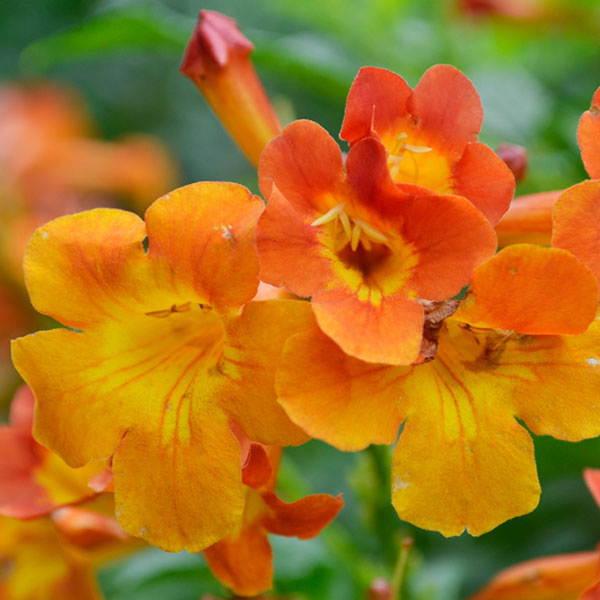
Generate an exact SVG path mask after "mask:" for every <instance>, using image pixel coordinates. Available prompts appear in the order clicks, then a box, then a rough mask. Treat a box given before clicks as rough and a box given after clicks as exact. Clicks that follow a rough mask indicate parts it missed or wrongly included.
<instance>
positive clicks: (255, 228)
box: [0, 13, 600, 595]
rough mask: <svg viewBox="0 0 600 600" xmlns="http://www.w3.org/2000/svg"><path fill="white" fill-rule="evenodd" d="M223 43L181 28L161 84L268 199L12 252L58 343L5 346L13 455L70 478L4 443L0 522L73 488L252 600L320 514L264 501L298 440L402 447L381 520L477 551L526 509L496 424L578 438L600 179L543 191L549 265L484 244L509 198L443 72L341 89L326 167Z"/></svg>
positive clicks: (229, 195)
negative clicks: (550, 211) (174, 66)
mask: <svg viewBox="0 0 600 600" xmlns="http://www.w3.org/2000/svg"><path fill="white" fill-rule="evenodd" d="M244 40H245V38H243V36H242V35H241V33H240V32H239V31H238V30H237V28H236V27H235V25H234V23H233V22H232V21H231V20H229V19H226V18H223V17H220V16H219V15H216V14H215V13H204V14H202V15H201V20H200V24H199V27H198V29H197V30H196V32H195V33H194V37H193V39H192V42H191V44H190V47H189V48H188V52H187V53H186V58H185V61H184V65H183V70H184V72H185V73H186V74H188V75H190V76H191V77H192V79H194V81H196V83H198V85H199V86H200V88H201V90H202V91H203V92H204V93H206V94H207V95H208V97H209V100H210V101H211V103H212V104H213V106H216V108H217V112H218V113H219V114H220V115H221V113H226V115H227V116H226V118H224V121H225V123H226V124H227V127H228V128H229V130H230V131H231V132H232V134H233V135H234V137H236V138H238V135H239V138H238V139H240V140H243V144H242V147H243V148H244V149H245V151H246V152H247V153H248V155H249V157H250V158H251V159H252V160H254V159H256V158H257V147H258V149H259V151H260V150H262V152H259V154H260V158H259V159H258V176H259V182H260V189H261V193H262V195H263V199H264V202H263V199H261V198H259V197H257V196H255V195H253V194H252V193H251V192H250V191H248V190H247V189H246V188H244V187H242V186H241V185H237V184H235V183H215V182H201V183H196V184H192V185H188V186H186V187H183V188H180V189H177V190H175V191H173V192H171V193H169V194H167V195H165V196H163V197H162V198H160V199H158V200H157V201H156V202H154V204H153V205H152V206H151V207H150V208H149V209H148V210H147V212H146V214H145V220H142V219H140V218H139V217H137V216H136V215H134V214H132V213H129V212H125V211H121V210H117V209H95V210H91V211H87V212H82V213H79V214H75V215H71V216H66V217H61V218H59V219H56V220H54V221H51V222H50V223H47V224H46V225H43V226H42V227H40V228H39V229H38V230H37V231H36V232H35V234H34V235H33V237H32V238H31V240H30V242H29V245H28V248H27V252H26V256H25V263H24V264H25V278H26V283H27V288H28V291H29V295H30V298H31V302H32V303H33V305H34V306H35V308H36V309H37V310H38V311H39V312H41V313H43V314H45V315H48V316H50V317H52V318H53V319H55V320H56V321H58V322H59V323H61V324H62V325H63V326H64V327H62V328H57V329H53V330H50V331H42V332H38V333H36V334H33V335H30V336H26V337H23V338H19V339H17V340H16V341H15V342H14V343H13V360H14V364H15V366H16V367H17V369H18V370H19V372H20V373H21V375H22V376H23V378H24V379H25V381H26V382H27V383H28V384H29V386H30V387H31V389H32V390H33V393H34V394H35V398H36V412H35V423H34V434H35V436H36V439H37V440H38V441H39V442H40V443H41V444H44V446H46V447H47V448H49V449H50V450H51V451H52V452H55V453H56V454H57V455H58V456H60V457H61V458H62V460H64V461H65V462H66V463H67V464H68V465H69V467H67V466H66V465H64V468H71V469H75V470H74V471H73V473H77V477H78V478H77V484H76V485H75V484H74V485H73V486H69V489H68V490H55V489H54V488H52V486H49V487H46V486H41V487H40V484H39V482H40V481H41V480H43V479H44V478H42V479H40V477H39V476H36V477H35V482H37V483H35V482H34V481H32V479H31V473H33V472H35V473H42V472H46V470H47V469H50V468H51V466H52V464H53V461H54V462H55V461H57V460H59V459H58V457H55V455H54V454H50V453H49V451H45V450H44V451H43V452H42V451H41V450H40V451H38V450H35V452H34V454H35V456H33V455H32V449H31V446H27V448H25V447H23V449H22V452H21V451H20V453H19V464H18V465H17V466H10V467H7V473H12V475H10V477H13V479H14V480H16V479H18V478H21V479H22V480H23V481H26V482H27V485H28V486H30V489H31V492H27V494H26V496H27V500H26V501H25V500H24V499H21V501H19V502H17V504H16V508H15V504H14V502H15V501H14V498H6V499H5V498H4V497H3V496H2V495H0V501H1V502H0V504H1V506H2V508H3V510H4V511H5V514H8V513H6V511H13V512H12V513H11V514H13V516H18V517H24V516H32V513H31V511H35V510H36V509H39V510H41V509H42V508H43V510H44V511H46V510H48V509H49V508H50V507H51V506H56V505H58V504H65V503H67V504H68V503H72V502H74V501H82V498H83V497H87V496H89V494H90V490H89V489H88V488H86V486H85V485H83V487H82V486H81V485H80V484H82V483H83V484H86V483H87V482H88V481H89V480H90V478H92V481H93V482H95V484H96V485H97V486H98V485H100V484H99V483H98V481H100V482H101V483H102V484H104V485H105V487H106V486H109V489H113V488H114V504H115V514H116V517H117V518H118V521H119V523H120V525H121V526H122V527H123V529H124V530H125V531H126V532H128V533H129V534H131V535H133V536H137V537H140V538H143V539H144V540H146V541H147V542H149V543H150V544H153V545H156V546H158V547H160V548H162V549H165V550H168V551H179V550H181V549H184V548H185V549H187V550H189V551H192V552H199V551H204V553H205V556H206V559H207V561H208V564H209V566H210V568H211V569H212V570H213V572H214V573H215V575H216V576H217V577H218V578H219V579H220V580H221V581H223V582H224V583H225V584H226V585H227V586H229V587H231V588H232V589H233V590H234V591H235V592H236V593H237V594H240V595H251V594H256V593H259V592H261V591H262V590H264V589H267V588H268V587H269V586H270V583H271V577H272V566H271V549H270V546H269V543H268V541H267V538H266V534H267V532H270V533H276V534H281V535H288V536H297V537H299V538H302V539H303V538H308V537H312V536H314V535H316V534H317V533H318V532H319V531H320V530H321V529H322V528H323V527H324V526H325V525H326V524H327V523H329V521H331V519H333V518H334V516H335V515H336V514H337V512H338V511H339V510H340V508H341V505H342V502H341V500H340V499H339V498H335V497H332V496H328V495H317V496H309V497H307V498H304V499H302V500H298V501H297V502H294V503H291V504H287V503H285V502H283V501H282V500H280V499H279V498H278V496H277V495H276V494H275V492H274V487H275V483H276V473H277V466H278V462H279V458H280V454H281V448H282V447H283V446H289V445H298V444H302V443H304V442H305V441H307V440H308V439H309V438H310V437H312V438H317V439H321V440H324V441H326V442H328V443H329V444H331V445H333V446H335V447H337V448H339V449H341V450H346V451H357V450H361V449H363V448H365V447H367V446H368V445H370V444H392V443H394V442H395V441H396V439H397V438H398V434H399V432H400V435H399V439H398V443H397V446H396V449H395V453H394V460H393V473H392V490H391V494H392V503H393V506H394V507H395V509H396V511H397V513H398V515H399V516H400V517H401V518H402V519H404V520H406V521H409V522H411V523H413V524H415V525H418V526H420V527H422V528H425V529H432V530H437V531H440V532H441V533H443V534H444V535H458V534H460V533H461V532H462V531H463V530H464V529H467V530H468V531H469V532H470V533H472V534H474V535H479V534H482V533H484V532H487V531H489V530H491V529H493V528H494V527H496V526H497V525H499V524H500V523H502V522H503V521H505V520H507V519H510V518H512V517H515V516H518V515H522V514H524V513H527V512H530V511H531V510H533V509H534V508H535V506H536V505H537V503H538V499H539V495H540V486H539V483H538V479H537V474H536V466H535V459H534V453H533V443H532V440H531V437H530V435H529V433H528V432H527V430H526V429H525V428H524V427H523V426H522V425H521V424H520V423H519V422H518V421H517V419H519V420H521V421H522V422H524V423H525V424H526V425H527V427H528V428H529V429H530V430H531V431H532V432H533V433H535V434H538V435H551V436H553V437H555V438H558V439H561V440H570V441H575V440H580V439H583V438H589V437H594V436H598V435H600V412H599V411H598V410H597V409H596V402H597V398H596V394H597V391H598V389H600V350H599V348H600V322H599V321H598V318H597V316H596V315H597V310H598V283H597V280H598V279H599V278H600V252H599V250H600V248H599V244H600V242H599V241H598V240H600V235H599V234H600V208H599V207H600V180H592V181H588V182H584V183H581V184H578V185H576V186H574V187H573V188H570V189H569V190H567V191H565V192H564V193H562V194H561V195H560V197H559V199H558V201H557V202H556V206H555V207H554V217H553V225H552V227H553V229H552V247H544V246H542V245H536V244H531V243H522V241H521V237H520V236H527V235H528V233H529V232H528V230H527V228H519V223H522V222H523V220H522V219H521V220H519V219H516V220H513V221H511V223H510V224H509V226H508V228H507V229H508V231H509V232H510V233H511V235H512V237H511V239H510V243H508V244H507V245H506V247H505V248H504V249H502V250H501V251H500V252H497V247H498V244H497V236H496V232H495V230H494V226H495V225H496V224H498V222H499V221H500V223H502V221H501V218H502V216H503V215H504V214H505V213H506V211H507V209H508V208H509V205H510V203H511V200H512V198H513V194H514V178H513V175H512V173H511V170H510V169H509V168H508V166H507V165H506V163H505V162H504V161H503V160H502V159H501V158H500V157H499V156H498V155H497V154H495V153H494V152H493V151H492V150H491V149H490V148H488V147H487V146H485V145H484V144H482V143H480V142H478V141H477V136H478V133H479V130H480V127H481V122H482V117H483V113H482V108H481V103H480V100H479V97H478V95H477V92H476V91H475V89H474V87H473V86H472V84H471V83H470V81H469V80H468V79H467V78H466V77H465V76H464V75H463V74H462V73H460V72H459V71H458V70H457V69H455V68H454V67H451V66H446V65H438V66H434V67H432V68H431V69H429V70H428V71H427V72H426V73H425V74H424V75H423V77H422V78H421V80H420V82H419V83H418V85H417V86H416V87H415V88H414V89H411V88H410V87H409V86H408V85H407V83H406V82H405V81H404V80H403V79H402V78H401V77H400V76H398V75H396V74H394V73H391V72H389V71H386V70H384V69H376V68H364V69H361V71H360V72H359V73H358V76H357V77H356V79H355V81H354V83H353V84H352V87H351V89H350V92H349V96H348V101H347V106H346V113H345V118H344V122H343V126H342V131H341V138H342V139H343V140H344V141H345V142H347V143H348V145H349V151H348V154H347V156H345V155H344V154H343V153H342V151H341V149H340V147H339V146H338V144H337V143H336V141H335V140H334V139H333V138H332V137H330V135H329V134H328V133H327V132H326V131H325V130H324V129H323V128H322V127H321V126H319V125H318V124H317V123H314V122H312V121H306V120H302V121H296V122H294V123H292V124H290V125H288V126H287V127H286V128H285V129H283V131H280V130H279V125H278V123H277V121H276V120H274V117H273V115H274V113H273V112H272V109H271V108H270V105H269V107H268V108H264V107H265V98H266V97H265V95H264V92H263V91H262V88H261V87H260V84H259V82H258V80H257V79H256V76H255V73H254V71H253V70H252V69H251V65H250V62H249V58H248V56H249V52H250V50H251V45H249V43H246V42H245V41H244ZM244 82H250V83H249V84H248V86H246V87H244V86H243V84H244ZM240 86H242V87H243V89H244V93H245V94H250V96H251V99H250V100H246V99H245V96H244V95H242V96H240V95H239V94H240V92H238V90H239V88H240ZM246 102H249V103H250V104H249V106H251V107H252V110H251V111H250V113H244V114H240V110H239V109H240V105H241V106H245V104H244V103H246ZM595 102H600V92H599V93H598V94H597V96H596V97H595ZM230 107H231V110H230ZM238 125H239V128H237V126H238ZM599 127H600V120H599V118H598V109H597V108H596V109H592V111H591V112H589V113H586V114H585V115H584V117H583V118H582V121H581V125H580V129H579V134H580V136H579V137H580V143H581V148H582V153H583V159H584V162H585V164H586V166H587V168H588V171H589V173H590V175H591V176H592V177H595V176H598V175H600V148H598V147H597V146H598V145H597V140H598V139H600V137H599V136H598V131H597V130H598V128H599ZM273 136H275V137H274V138H273V139H271V141H269V142H268V144H267V141H268V140H269V139H270V138H271V137H273ZM261 140H262V141H261ZM265 144H266V146H265V147H264V149H263V148H262V146H263V145H265ZM521 217H522V215H521ZM525 220H526V219H525ZM499 227H501V225H499ZM512 242H518V243H512ZM261 281H262V282H264V283H266V284H270V285H271V286H274V287H273V288H269V289H268V290H267V291H266V292H265V291H264V290H263V291H262V292H260V291H259V284H260V282H261ZM465 288H468V289H465ZM257 293H258V295H257ZM269 296H270V297H269ZM265 297H269V298H268V299H265ZM20 422H21V421H20V418H16V420H15V424H14V427H13V429H14V428H16V429H19V427H21V425H19V423H20ZM19 431H20V429H19ZM11 435H12V436H13V438H14V440H13V441H12V442H10V443H12V444H14V447H15V448H16V447H20V446H19V444H21V441H18V440H21V437H19V436H22V434H21V433H19V432H16V433H11ZM7 443H8V442H7ZM36 448H37V446H36ZM45 452H48V454H45ZM61 464H62V463H61ZM11 469H12V470H11ZM107 469H108V471H107ZM10 477H9V476H8V475H6V476H5V479H6V478H9V479H10ZM113 477H114V483H113V482H112V481H113V480H112V478H113ZM88 487H89V486H88ZM105 487H104V488H100V489H105ZM19 489H24V488H23V487H21V488H19ZM15 493H16V492H15Z"/></svg>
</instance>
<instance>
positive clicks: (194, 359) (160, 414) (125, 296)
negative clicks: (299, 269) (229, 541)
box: [13, 182, 310, 551]
mask: <svg viewBox="0 0 600 600" xmlns="http://www.w3.org/2000/svg"><path fill="white" fill-rule="evenodd" d="M263 208H264V205H263V202H262V201H261V200H260V199H259V198H258V197H256V196H253V195H252V194H251V193H250V192H249V191H248V190H247V189H246V188H244V187H243V186H240V185H236V184H228V183H207V182H205V183H199V184H193V185H190V186H186V187H183V188H180V189H178V190H175V191H173V192H171V193H170V194H167V195H166V196H164V197H163V198H161V199H159V200H157V201H156V202H155V203H154V204H153V205H152V206H151V207H150V208H149V209H148V211H147V212H146V218H145V222H144V221H143V220H142V219H140V218H139V217H138V216H136V215H134V214H132V213H129V212H125V211H121V210H115V209H95V210H92V211H87V212H83V213H79V214H76V215H71V216H68V217H62V218H60V219H56V220H55V221H52V222H50V223H48V224H46V225H44V226H43V227H41V228H39V229H38V230H37V232H36V233H35V234H34V236H33V238H32V240H31V241H30V243H29V246H28V250H27V253H26V256H25V273H26V282H27V287H28V290H29V294H30V297H31V300H32V303H33V305H34V306H35V307H36V308H37V309H38V310H39V311H40V312H42V313H45V314H47V315H51V316H52V317H53V318H55V319H56V320H57V321H59V322H61V323H62V324H63V325H66V326H67V327H68V328H69V329H54V330H50V331H41V332H37V333H36V334H33V335H30V336H26V337H23V338H20V339H18V340H15V341H14V342H13V361H14V364H15V366H16V367H17V369H18V370H19V372H20V373H21V375H22V376H23V377H24V379H25V380H26V381H27V382H28V383H29V385H30V386H31V388H32V390H33V392H34V394H35V397H36V402H37V405H36V419H35V427H34V433H35V436H36V438H37V439H38V440H39V441H40V442H41V443H43V444H45V445H46V446H48V447H49V448H50V449H52V450H53V451H55V452H57V453H58V454H59V455H60V456H61V457H62V458H63V459H64V460H65V461H66V462H67V463H68V464H69V465H71V466H73V467H79V466H83V465H85V464H87V463H88V462H89V461H93V460H98V459H103V458H108V457H111V456H112V469H113V473H114V492H115V504H116V514H117V516H118V518H119V522H120V523H121V525H122V526H123V528H124V529H125V530H126V531H127V532H128V533H131V534H133V535H136V536H138V537H142V538H144V539H146V540H147V541H149V542H151V543H152V544H154V545H156V546H159V547H161V548H163V549H166V550H170V551H176V550H181V549H183V548H187V549H189V550H190V551H200V550H202V549H204V548H205V547H207V546H209V545H211V544H213V543H214V542H216V541H217V540H219V539H221V538H223V536H225V535H227V534H228V533H229V531H230V530H231V529H232V528H233V527H234V526H235V524H236V523H237V522H238V521H239V518H240V516H241V513H242V510H243V505H244V489H243V485H242V477H241V469H240V449H239V444H238V443H237V441H236V439H235V437H234V436H233V434H232V433H231V430H230V427H229V422H230V421H233V422H235V423H237V424H238V425H239V426H240V427H241V428H242V429H243V430H244V432H246V433H247V434H248V435H251V436H252V438H253V439H256V440H258V441H260V442H264V443H268V444H279V445H287V444H299V443H302V442H304V441H306V439H307V436H306V435H305V434H304V433H303V432H302V431H301V430H300V429H299V428H298V427H296V426H295V425H293V424H292V423H291V422H290V421H289V419H288V418H287V416H286V415H285V413H284V411H283V409H282V408H281V407H280V406H279V405H278V404H277V402H276V398H275V394H274V391H273V380H274V369H275V367H276V365H277V363H278V361H279V357H280V354H281V349H282V346H283V343H284V341H285V339H286V338H287V336H289V335H291V333H295V332H298V331H302V330H303V327H304V326H305V324H306V323H307V322H308V319H309V318H310V306H309V305H308V303H306V302H303V301H294V300H271V301H267V302H251V300H252V298H253V297H254V296H255V294H256V290H257V287H258V283H259V264H258V254H257V251H256V242H255V229H256V223H257V221H258V218H259V216H260V214H261V213H262V211H263ZM145 241H147V250H146V249H145Z"/></svg>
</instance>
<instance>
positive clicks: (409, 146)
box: [402, 143, 433, 154]
mask: <svg viewBox="0 0 600 600" xmlns="http://www.w3.org/2000/svg"><path fill="white" fill-rule="evenodd" d="M402 147H403V148H404V149H405V150H408V151H409V152H415V153H416V154H424V153H425V152H431V151H432V150H433V148H430V147H429V146H413V145H412V144H406V143H404V144H402Z"/></svg>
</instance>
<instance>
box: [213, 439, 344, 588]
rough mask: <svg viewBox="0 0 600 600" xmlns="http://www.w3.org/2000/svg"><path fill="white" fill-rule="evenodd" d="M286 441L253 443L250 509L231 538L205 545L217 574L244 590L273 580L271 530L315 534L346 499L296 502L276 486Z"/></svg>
mask: <svg viewBox="0 0 600 600" xmlns="http://www.w3.org/2000/svg"><path fill="white" fill-rule="evenodd" d="M281 451H282V450H281V447H279V446H266V447H265V446H261V445H260V444H254V443H253V444H251V445H250V447H249V448H248V456H247V458H246V463H245V465H244V469H243V481H244V484H245V485H246V503H245V506H244V513H243V515H242V518H241V519H240V521H239V522H238V524H237V526H236V528H235V529H234V531H233V532H232V533H230V534H229V535H228V536H227V537H226V538H224V539H222V540H220V541H219V542H217V543H216V544H214V545H212V546H210V548H207V549H206V550H205V551H204V556H205V557H206V560H207V562H208V566H209V567H210V569H211V570H212V572H213V573H214V574H215V576H216V577H217V578H218V579H219V580H220V581H221V582H222V583H223V584H224V585H226V586H227V587H229V588H231V589H232V590H233V591H234V592H235V593H236V595H238V596H254V595H256V594H259V593H260V592H263V591H265V590H268V589H271V587H272V585H273V581H272V580H273V553H272V550H271V545H270V544H269V540H268V537H267V534H268V533H274V534H277V535H283V536H287V537H297V538H300V539H302V540H306V539H309V538H312V537H315V536H316V535H318V534H319V532H320V531H321V530H322V529H323V528H324V527H325V526H326V525H328V524H329V523H330V522H331V521H332V520H333V519H334V518H335V516H336V515H337V513H338V512H339V511H340V510H341V508H342V506H343V505H344V502H343V501H342V500H341V498H339V497H338V498H334V497H333V496H330V495H328V494H318V495H313V496H306V497H305V498H302V499H301V500H298V501H296V502H292V503H290V504H288V503H286V502H283V501H281V500H280V499H279V498H278V497H277V495H276V494H275V492H274V491H273V490H274V489H275V483H276V480H277V469H278V467H279V460H280V458H281Z"/></svg>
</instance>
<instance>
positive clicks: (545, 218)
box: [496, 190, 562, 247]
mask: <svg viewBox="0 0 600 600" xmlns="http://www.w3.org/2000/svg"><path fill="white" fill-rule="evenodd" d="M561 194H562V190H555V191H552V192H541V193H539V194H529V195H527V196H519V197H518V198H515V199H514V200H513V201H512V202H511V205H510V208H509V209H508V212H506V214H505V215H504V216H503V217H502V219H501V220H500V222H499V223H497V224H496V233H497V234H498V244H499V245H500V246H502V247H503V246H509V245H510V244H523V243H524V244H539V245H540V246H550V244H551V241H552V209H553V207H554V205H555V204H556V201H557V200H558V197H559V196H560V195H561Z"/></svg>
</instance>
